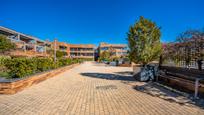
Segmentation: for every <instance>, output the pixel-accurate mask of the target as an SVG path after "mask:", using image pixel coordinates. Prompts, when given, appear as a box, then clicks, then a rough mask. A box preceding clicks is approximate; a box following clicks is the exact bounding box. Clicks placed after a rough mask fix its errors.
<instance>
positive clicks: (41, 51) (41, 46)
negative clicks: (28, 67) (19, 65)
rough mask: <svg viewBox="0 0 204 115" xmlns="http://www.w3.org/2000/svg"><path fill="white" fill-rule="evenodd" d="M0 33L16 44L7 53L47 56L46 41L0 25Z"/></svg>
mask: <svg viewBox="0 0 204 115" xmlns="http://www.w3.org/2000/svg"><path fill="white" fill-rule="evenodd" d="M0 34H2V35H4V36H6V37H7V38H8V39H9V40H11V42H13V43H15V44H16V49H15V50H13V51H10V52H8V55H12V56H27V57H33V56H40V57H44V56H48V54H47V53H46V47H47V43H46V41H43V40H40V39H38V38H36V37H33V36H30V35H26V34H23V33H20V32H16V31H14V30H11V29H8V28H5V27H2V26H0Z"/></svg>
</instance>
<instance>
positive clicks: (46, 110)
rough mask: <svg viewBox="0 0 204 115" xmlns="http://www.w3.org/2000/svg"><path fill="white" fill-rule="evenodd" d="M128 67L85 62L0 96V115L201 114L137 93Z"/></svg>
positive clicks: (191, 109) (193, 109)
mask: <svg viewBox="0 0 204 115" xmlns="http://www.w3.org/2000/svg"><path fill="white" fill-rule="evenodd" d="M131 69H132V68H129V67H110V66H105V65H102V64H96V63H91V62H87V63H84V64H82V65H79V66H77V67H75V68H73V69H71V70H68V71H66V72H64V73H62V74H60V75H57V76H56V77H54V78H51V79H48V80H46V81H44V82H41V83H39V84H37V85H34V86H31V87H30V88H27V89H25V90H24V91H21V92H19V93H17V94H15V95H0V115H15V114H18V115H29V114H31V115H35V114H40V115H43V114H44V115H47V114H53V115H56V114H58V115H64V114H67V115H69V114H72V115H84V114H85V115H119V114H121V115H126V114H127V115H128V114H129V115H204V112H203V110H202V109H200V108H198V107H191V106H186V105H179V104H177V103H173V102H172V103H171V102H169V101H165V100H162V99H160V98H158V97H153V96H150V95H148V94H145V93H142V92H139V91H137V90H135V89H133V88H132V86H130V85H127V84H125V82H129V81H133V80H134V79H133V78H132V77H130V76H128V75H126V74H125V73H128V72H129V71H131Z"/></svg>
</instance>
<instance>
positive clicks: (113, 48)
mask: <svg viewBox="0 0 204 115" xmlns="http://www.w3.org/2000/svg"><path fill="white" fill-rule="evenodd" d="M98 50H99V51H98V52H99V57H100V54H101V53H102V52H104V51H107V52H111V54H112V55H113V56H115V57H124V56H127V51H128V50H127V45H126V44H108V43H105V42H101V43H100V44H99V47H98Z"/></svg>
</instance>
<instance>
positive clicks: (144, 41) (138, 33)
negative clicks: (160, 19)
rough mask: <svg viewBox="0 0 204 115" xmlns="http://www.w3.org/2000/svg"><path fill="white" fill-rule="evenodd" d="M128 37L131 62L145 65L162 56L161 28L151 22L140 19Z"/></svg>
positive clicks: (130, 30) (131, 28)
mask: <svg viewBox="0 0 204 115" xmlns="http://www.w3.org/2000/svg"><path fill="white" fill-rule="evenodd" d="M127 36H128V38H127V40H128V45H129V58H130V60H131V61H133V62H135V63H139V64H143V65H145V64H147V63H149V62H151V61H154V60H156V59H158V58H159V56H160V55H161V51H162V44H161V42H160V37H161V32H160V28H159V27H158V26H157V25H156V24H155V23H154V22H152V21H151V20H148V19H145V18H144V17H140V19H139V20H138V21H137V22H136V23H135V24H134V25H132V26H131V27H130V29H129V32H128V34H127Z"/></svg>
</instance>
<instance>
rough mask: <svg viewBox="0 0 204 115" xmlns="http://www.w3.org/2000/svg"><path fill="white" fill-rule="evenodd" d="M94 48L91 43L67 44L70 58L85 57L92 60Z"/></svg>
mask: <svg viewBox="0 0 204 115" xmlns="http://www.w3.org/2000/svg"><path fill="white" fill-rule="evenodd" d="M94 48H95V46H94V45H92V44H69V49H70V53H69V54H70V57H71V58H85V59H90V60H94Z"/></svg>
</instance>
